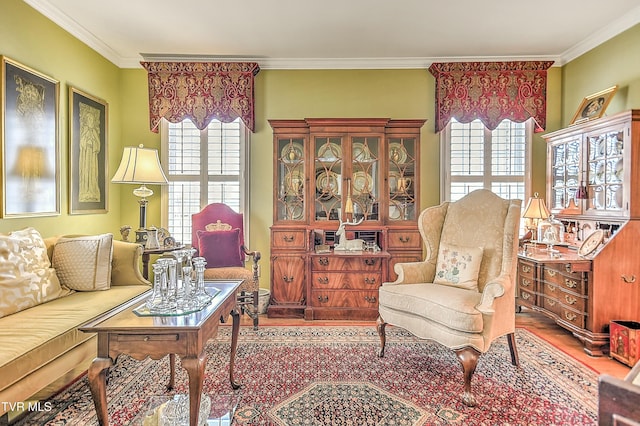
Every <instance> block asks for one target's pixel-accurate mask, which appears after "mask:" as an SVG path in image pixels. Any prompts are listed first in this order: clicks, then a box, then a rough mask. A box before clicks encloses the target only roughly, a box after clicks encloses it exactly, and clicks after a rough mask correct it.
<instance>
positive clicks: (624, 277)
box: [621, 275, 636, 284]
mask: <svg viewBox="0 0 640 426" xmlns="http://www.w3.org/2000/svg"><path fill="white" fill-rule="evenodd" d="M621 278H622V281H624V282H625V283H627V284H633V283H635V282H636V276H635V275H631V276H628V275H622V277H621Z"/></svg>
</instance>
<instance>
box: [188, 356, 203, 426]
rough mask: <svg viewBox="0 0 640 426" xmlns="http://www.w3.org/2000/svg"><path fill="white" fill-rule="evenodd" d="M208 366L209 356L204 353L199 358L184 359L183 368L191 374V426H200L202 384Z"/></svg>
mask: <svg viewBox="0 0 640 426" xmlns="http://www.w3.org/2000/svg"><path fill="white" fill-rule="evenodd" d="M206 364H207V356H206V354H205V351H202V353H201V354H200V355H198V357H197V358H195V357H185V358H182V366H183V367H184V369H185V370H187V373H188V374H189V425H190V426H197V425H198V414H199V413H200V398H202V384H203V383H204V368H205V366H206Z"/></svg>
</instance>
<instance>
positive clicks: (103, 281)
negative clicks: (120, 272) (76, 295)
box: [53, 234, 113, 291]
mask: <svg viewBox="0 0 640 426" xmlns="http://www.w3.org/2000/svg"><path fill="white" fill-rule="evenodd" d="M112 243H113V234H102V235H92V236H85V237H72V238H68V237H62V238H60V239H59V240H58V241H57V242H56V245H55V247H54V249H53V267H54V268H55V270H56V274H57V275H58V278H59V279H60V283H61V284H62V285H63V286H66V287H68V288H70V289H73V290H78V291H93V290H107V289H109V286H110V283H111V257H112V253H113V245H112Z"/></svg>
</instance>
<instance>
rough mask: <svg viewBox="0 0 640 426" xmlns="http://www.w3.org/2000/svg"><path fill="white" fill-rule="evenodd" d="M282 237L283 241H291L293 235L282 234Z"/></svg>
mask: <svg viewBox="0 0 640 426" xmlns="http://www.w3.org/2000/svg"><path fill="white" fill-rule="evenodd" d="M282 239H283V240H284V242H285V243H291V242H293V240H294V239H295V237H294V236H293V235H283V236H282Z"/></svg>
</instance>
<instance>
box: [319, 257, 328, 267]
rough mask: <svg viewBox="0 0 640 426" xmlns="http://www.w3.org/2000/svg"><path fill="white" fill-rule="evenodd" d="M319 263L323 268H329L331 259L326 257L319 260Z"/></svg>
mask: <svg viewBox="0 0 640 426" xmlns="http://www.w3.org/2000/svg"><path fill="white" fill-rule="evenodd" d="M318 263H319V264H321V265H322V266H327V265H328V264H329V258H328V257H326V256H322V257H321V258H320V259H318Z"/></svg>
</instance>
